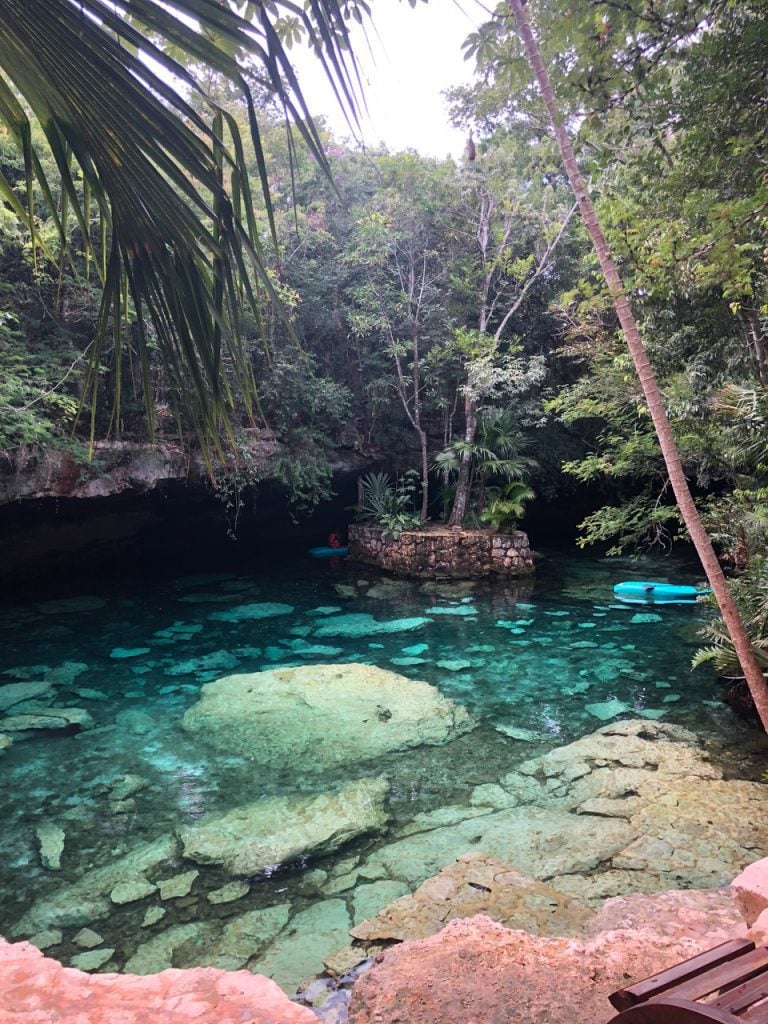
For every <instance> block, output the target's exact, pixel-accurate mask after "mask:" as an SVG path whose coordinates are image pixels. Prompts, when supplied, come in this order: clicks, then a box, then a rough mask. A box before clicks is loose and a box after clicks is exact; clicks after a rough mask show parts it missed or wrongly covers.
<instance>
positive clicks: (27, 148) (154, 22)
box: [0, 0, 355, 440]
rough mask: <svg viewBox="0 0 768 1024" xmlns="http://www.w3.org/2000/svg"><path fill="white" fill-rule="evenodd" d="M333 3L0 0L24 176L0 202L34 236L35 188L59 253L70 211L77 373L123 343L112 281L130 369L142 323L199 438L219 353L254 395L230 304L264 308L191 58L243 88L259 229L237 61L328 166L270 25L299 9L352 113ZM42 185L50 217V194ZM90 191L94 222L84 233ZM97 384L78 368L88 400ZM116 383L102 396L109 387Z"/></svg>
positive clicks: (222, 120)
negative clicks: (76, 244)
mask: <svg viewBox="0 0 768 1024" xmlns="http://www.w3.org/2000/svg"><path fill="white" fill-rule="evenodd" d="M347 6H349V2H348V0H311V3H310V4H309V5H308V6H307V9H306V10H303V9H301V8H299V7H297V6H296V5H295V4H293V3H292V2H290V0H275V2H274V3H270V4H268V5H267V4H258V5H257V4H248V5H246V9H244V13H246V14H247V13H251V14H253V18H246V17H244V16H242V15H241V14H240V13H238V11H237V10H235V9H234V7H233V6H230V5H229V4H227V3H222V2H221V0H174V2H173V4H167V3H164V2H163V0H123V3H122V4H121V5H120V6H119V7H117V8H116V7H115V5H114V4H113V3H112V2H111V0H0V121H2V122H3V123H4V124H5V125H6V126H7V128H8V130H9V132H10V134H11V136H12V137H13V138H14V140H15V141H16V144H17V145H18V147H19V149H20V151H21V153H22V155H23V159H24V167H25V177H26V196H22V195H19V194H17V193H16V192H14V190H13V189H12V188H11V186H10V185H9V183H8V182H7V181H5V180H4V179H3V180H0V196H1V197H2V199H3V200H4V201H5V202H6V203H8V204H9V205H10V207H11V209H12V210H13V211H14V212H15V213H16V215H17V216H19V217H22V216H24V217H25V220H26V221H27V223H28V224H29V228H30V231H31V232H32V235H33V241H35V238H34V235H35V224H34V218H33V215H32V213H31V204H32V201H33V191H34V186H37V189H38V190H39V193H40V194H41V195H42V198H43V200H44V201H45V202H46V203H47V204H48V206H49V207H50V209H51V213H52V215H53V217H54V218H55V223H56V227H57V230H58V231H59V234H60V239H61V253H62V256H63V254H64V253H65V252H66V248H67V245H68V239H67V233H68V224H67V220H68V219H69V216H70V215H71V217H72V218H73V219H74V221H75V222H76V223H77V224H78V225H79V227H80V231H81V234H82V237H83V245H84V248H85V251H86V258H87V260H88V261H92V262H93V264H94V265H95V266H97V267H99V268H101V273H102V277H103V286H104V291H103V302H102V308H101V313H100V316H99V321H98V323H99V330H98V336H97V338H96V343H95V345H94V346H93V349H92V358H93V362H92V365H93V367H94V368H96V367H98V366H99V364H100V362H101V360H102V357H103V353H104V350H105V348H106V347H107V346H108V345H110V344H114V345H115V346H117V347H120V346H121V345H123V344H125V342H124V341H123V340H122V339H123V332H122V331H121V330H120V329H119V327H118V326H116V325H119V323H120V320H121V317H122V316H124V315H125V313H126V310H125V308H124V303H123V301H122V296H123V295H124V294H125V291H126V288H127V291H128V294H129V295H130V298H131V301H132V303H133V307H134V308H133V315H134V316H135V319H136V323H137V331H136V332H135V336H136V339H137V344H138V347H139V358H140V362H141V365H142V366H143V367H144V368H145V371H146V368H147V366H148V358H147V349H148V344H149V341H150V339H149V337H148V333H147V331H146V330H145V328H144V319H145V318H146V319H148V320H149V321H150V322H151V324H152V331H153V334H154V342H155V343H156V345H157V346H158V348H159V352H160V355H161V357H162V359H163V361H164V364H165V367H166V370H167V372H168V373H169V375H170V377H171V380H172V381H173V382H174V384H175V385H176V386H177V387H178V388H180V389H181V388H184V389H186V390H187V393H188V394H190V392H191V394H190V397H191V398H192V399H193V400H194V401H193V406H194V410H193V419H195V421H196V424H197V428H198V431H199V433H201V434H202V435H203V436H206V437H207V438H208V439H209V440H210V439H213V438H216V437H218V436H219V433H220V428H221V424H222V422H223V423H226V422H227V416H228V409H229V408H230V407H231V404H232V393H231V391H230V388H229V385H228V383H227V380H226V379H225V374H224V366H225V364H226V365H228V366H229V367H231V371H232V373H233V374H234V377H235V380H236V382H237V385H238V387H239V388H240V389H241V390H242V392H243V393H244V395H245V396H246V405H247V404H248V396H250V395H252V394H253V392H254V382H253V380H252V378H251V373H250V369H249V367H248V364H247V362H246V360H245V359H244V357H243V352H242V347H241V344H240V340H241V339H240V331H239V307H240V305H241V303H243V302H245V303H247V304H250V305H251V306H252V307H253V309H254V311H255V312H256V315H257V318H258V317H259V315H260V309H259V295H265V296H266V297H267V298H268V299H269V300H270V302H272V303H273V304H274V306H275V307H277V308H279V306H280V304H279V301H278V298H277V296H276V294H275V293H274V290H273V288H272V285H271V283H270V279H269V276H268V274H267V268H266V258H265V254H264V251H263V250H262V247H261V242H260V235H259V231H258V229H257V218H256V214H255V206H254V201H253V197H252V195H251V189H250V184H249V180H248V174H247V166H246V159H245V156H244V146H243V138H242V137H241V133H240V130H239V128H238V125H237V123H236V121H235V119H234V118H233V117H232V116H231V115H230V114H229V113H227V111H226V110H223V109H222V108H221V107H220V106H218V105H217V104H216V103H215V102H214V101H213V100H212V99H211V97H210V96H209V95H208V93H207V92H206V89H205V87H204V85H203V84H201V83H202V81H203V78H202V75H201V73H200V69H201V68H202V69H208V70H210V69H212V70H214V71H215V72H217V73H218V74H220V75H223V76H225V77H226V78H228V79H229V80H230V81H232V82H233V83H234V84H235V85H236V87H237V88H238V89H239V91H240V93H241V95H242V97H243V102H244V104H245V107H246V109H247V114H248V124H249V130H250V136H251V140H252V143H253V147H254V151H255V154H256V163H257V167H258V172H259V176H260V179H261V188H262V194H263V204H264V208H265V210H266V216H267V220H268V222H269V224H270V226H271V229H272V232H273V235H274V220H273V215H272V207H271V203H270V198H269V187H268V180H267V167H266V160H265V156H264V151H263V147H262V144H261V137H260V131H259V123H258V117H257V113H256V108H255V104H254V100H253V96H252V94H251V91H250V88H249V86H248V84H247V81H246V76H245V73H244V70H245V69H248V70H253V69H254V68H258V69H260V72H261V79H260V81H261V82H262V84H264V85H265V86H266V87H267V88H268V89H269V90H270V91H271V92H272V93H274V95H276V96H277V97H278V98H279V100H280V101H281V102H282V105H283V109H284V111H285V113H286V116H287V118H288V119H289V120H290V121H291V122H292V123H293V124H294V125H295V127H296V129H297V130H298V131H299V132H300V133H301V135H302V136H303V138H304V140H305V142H306V144H307V146H308V147H309V149H310V151H311V152H312V154H313V155H314V157H315V158H316V160H317V161H318V162H319V164H320V165H321V166H322V167H323V168H325V169H327V162H326V159H325V156H324V154H323V150H322V145H321V142H320V137H319V135H318V132H317V129H316V128H315V126H314V125H313V123H312V121H311V118H310V117H309V112H308V109H307V105H306V102H305V100H304V98H303V96H302V94H301V90H300V89H299V86H298V83H297V81H296V78H295V75H294V73H293V69H292V67H291V64H290V61H289V58H288V55H287V52H286V50H285V48H284V47H283V45H282V43H281V40H280V35H279V32H278V24H279V19H280V17H281V16H282V15H285V14H287V13H290V14H291V15H292V16H296V17H299V19H300V21H301V22H302V24H303V25H304V28H305V31H306V33H307V35H308V36H309V39H310V41H311V42H313V44H314V45H315V47H316V49H317V50H318V52H320V53H321V54H322V55H323V60H324V62H325V67H326V69H327V73H328V74H329V76H330V77H331V78H332V79H333V81H334V84H335V88H336V90H337V94H338V95H339V96H340V97H341V98H342V99H343V100H344V101H346V102H347V103H348V104H351V105H352V106H353V108H354V92H355V79H354V74H355V72H354V62H353V60H352V58H351V57H350V55H349V49H348V43H349V40H348V37H347V34H346V31H347V30H346V27H345V21H344V17H343V15H344V10H345V9H346V7H347ZM174 53H178V54H184V55H186V57H187V58H188V60H189V62H190V63H188V64H187V63H183V62H182V60H181V59H178V58H177V57H175V56H173V55H172V54H174ZM148 58H151V63H150V62H149V61H148ZM193 96H197V97H198V98H199V99H200V100H201V101H202V110H203V113H201V112H200V110H199V109H198V108H199V105H195V104H193V102H192V97H193ZM32 119H35V120H36V121H37V122H38V123H39V125H40V126H41V128H42V132H43V134H44V138H45V142H46V146H47V148H48V155H49V156H50V157H51V158H52V160H53V162H54V164H55V168H56V174H57V175H58V181H55V182H53V181H51V180H50V177H49V174H48V173H46V170H45V169H44V163H43V161H42V159H41V154H40V152H38V150H37V149H36V147H35V146H34V144H33V141H32V138H33V132H32ZM58 190H60V192H61V195H62V197H63V198H62V210H63V215H61V216H60V215H59V213H58V212H57V208H56V203H55V202H54V199H53V195H54V193H55V192H56V191H58ZM92 203H95V205H96V207H97V209H98V212H99V215H100V217H101V220H102V230H101V232H94V231H93V230H92V226H91V222H90V207H91V204H92ZM69 211H71V214H70V213H69ZM94 235H95V236H96V237H94ZM107 239H108V248H107V247H106V245H105V243H106V242H107ZM119 362H120V360H119V358H117V359H116V360H115V365H117V364H118V363H119ZM97 384H98V376H97V374H96V372H94V373H93V374H92V376H91V394H92V397H94V396H95V389H96V388H97ZM116 391H117V396H118V398H119V391H120V388H119V386H118V387H117V388H116ZM145 392H146V393H147V394H148V389H147V388H145ZM187 407H189V406H187ZM148 411H150V412H151V410H148Z"/></svg>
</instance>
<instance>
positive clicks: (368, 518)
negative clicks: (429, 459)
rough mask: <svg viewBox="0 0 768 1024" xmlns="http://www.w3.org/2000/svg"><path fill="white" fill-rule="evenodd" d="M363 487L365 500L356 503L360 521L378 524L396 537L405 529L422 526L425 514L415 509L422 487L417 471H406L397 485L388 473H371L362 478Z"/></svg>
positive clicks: (357, 516)
mask: <svg viewBox="0 0 768 1024" xmlns="http://www.w3.org/2000/svg"><path fill="white" fill-rule="evenodd" d="M360 487H361V492H362V495H361V496H362V500H361V502H360V504H359V505H356V506H355V513H356V519H357V520H358V521H359V522H364V523H365V522H370V523H375V524H376V526H381V527H383V528H384V529H385V530H386V531H387V532H388V533H389V534H390V536H391V537H392V538H393V539H395V540H396V539H397V538H398V537H399V536H400V534H401V533H402V532H403V530H413V529H415V528H416V527H418V526H420V525H421V517H420V516H419V515H418V513H417V512H415V511H414V510H413V507H414V501H415V496H416V494H417V492H418V488H419V474H418V473H417V472H416V471H415V470H408V471H407V472H406V473H404V474H403V475H402V476H401V477H400V478H399V480H398V481H397V484H396V485H395V484H393V482H392V478H391V477H390V476H389V475H388V474H387V473H368V474H367V475H366V476H364V477H362V478H361V480H360Z"/></svg>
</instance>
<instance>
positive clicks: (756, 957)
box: [652, 946, 768, 1002]
mask: <svg viewBox="0 0 768 1024" xmlns="http://www.w3.org/2000/svg"><path fill="white" fill-rule="evenodd" d="M766 967H768V948H766V947H765V946H761V947H760V948H759V949H753V950H751V951H750V952H746V953H742V955H741V956H737V957H736V958H735V959H733V960H728V961H726V962H725V963H723V964H720V966H719V967H714V968H712V969H710V970H707V971H703V972H701V973H700V974H696V975H694V976H693V977H692V978H690V979H688V980H687V981H683V982H681V983H680V984H678V985H673V986H670V987H669V988H668V989H667V993H668V994H669V995H671V996H674V997H675V998H676V999H691V1000H693V1001H694V1002H695V1001H696V1000H697V999H703V998H704V997H705V996H708V995H710V994H711V993H713V992H717V991H718V989H721V988H723V987H724V986H726V985H736V984H738V983H740V982H742V981H746V980H748V979H749V978H750V977H751V976H753V975H755V974H757V973H758V971H764V970H765V969H766ZM652 998H654V997H652Z"/></svg>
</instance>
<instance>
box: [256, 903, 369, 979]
mask: <svg viewBox="0 0 768 1024" xmlns="http://www.w3.org/2000/svg"><path fill="white" fill-rule="evenodd" d="M351 923H352V922H351V921H350V919H349V911H348V910H347V907H346V904H345V903H344V901H343V900H325V901H324V902H323V903H316V904H315V905H314V906H313V907H310V908H309V909H308V910H304V911H302V912H301V913H300V914H297V915H296V916H295V917H294V918H292V920H291V927H290V928H289V929H287V930H286V931H285V932H284V933H283V934H281V935H279V936H278V937H277V938H276V939H275V941H274V942H273V943H272V945H270V946H268V947H267V949H266V950H264V952H263V953H261V954H260V955H259V957H258V959H257V960H256V961H255V963H254V964H253V965H252V966H253V969H254V970H256V971H258V972H259V974H264V975H266V976H267V977H268V978H272V979H273V981H276V982H277V984H278V985H280V987H281V988H283V989H284V990H285V991H286V992H295V991H296V989H297V988H298V985H299V983H300V982H301V981H302V980H303V979H304V978H306V977H307V976H308V975H310V974H316V973H318V972H319V971H321V970H322V965H323V959H324V958H325V957H326V956H327V955H328V953H329V952H332V951H333V950H335V949H338V948H339V947H340V946H343V945H345V944H347V943H348V942H349V927H350V925H351Z"/></svg>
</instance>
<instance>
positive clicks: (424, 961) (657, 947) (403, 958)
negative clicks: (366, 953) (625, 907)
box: [350, 916, 723, 1024]
mask: <svg viewBox="0 0 768 1024" xmlns="http://www.w3.org/2000/svg"><path fill="white" fill-rule="evenodd" d="M719 930H720V929H719V926H718V929H717V931H718V932H719ZM722 938H723V936H722V935H720V934H718V935H717V938H716V939H715V942H713V941H712V939H713V936H712V935H711V934H708V933H707V932H706V931H703V932H702V934H699V935H696V936H695V937H693V938H690V937H689V938H683V937H682V936H680V935H675V934H671V935H665V934H664V933H663V932H660V931H658V930H656V929H650V928H648V927H643V926H639V927H637V928H632V929H627V930H610V931H602V932H600V933H599V934H597V935H595V936H594V937H593V938H590V939H575V938H557V939H544V938H538V937H536V936H533V935H529V934H528V933H527V932H521V931H510V930H509V929H507V928H505V927H504V926H503V925H500V924H497V923H496V922H495V921H491V919H490V918H488V917H483V916H478V917H472V918H467V919H463V920H458V921H452V922H451V923H450V924H449V925H447V926H446V927H445V928H444V929H443V930H442V931H441V932H439V933H438V934H437V935H432V936H430V937H429V938H428V939H423V940H420V941H418V942H405V943H403V944H402V945H399V946H394V947H392V948H391V949H389V950H387V951H386V952H385V953H383V954H382V955H381V960H380V962H377V964H376V965H375V966H374V967H373V968H372V969H371V970H370V971H369V972H368V973H367V974H364V975H363V976H362V977H361V978H360V979H359V980H358V982H357V983H356V985H355V987H354V989H353V993H352V1001H351V1004H350V1022H351V1024H395V1022H397V1024H402V1022H407V1024H437V1022H439V1024H510V1022H511V1021H525V1022H526V1024H605V1022H606V1021H609V1020H610V1019H611V1017H612V1016H614V1014H615V1012H616V1011H615V1010H614V1009H613V1008H612V1007H611V1006H610V1004H609V1002H608V996H609V995H610V994H611V993H612V992H614V991H616V990H617V989H619V988H623V987H625V986H626V985H629V984H631V982H632V981H639V980H640V979H641V978H645V977H648V975H650V974H654V973H656V971H659V970H663V969H664V968H666V967H671V966H672V965H673V964H675V963H678V962H679V961H680V960H684V959H687V958H688V957H691V956H693V955H695V954H696V953H699V952H702V951H703V950H705V949H708V948H710V947H711V946H713V945H715V944H716V942H717V941H722Z"/></svg>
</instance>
